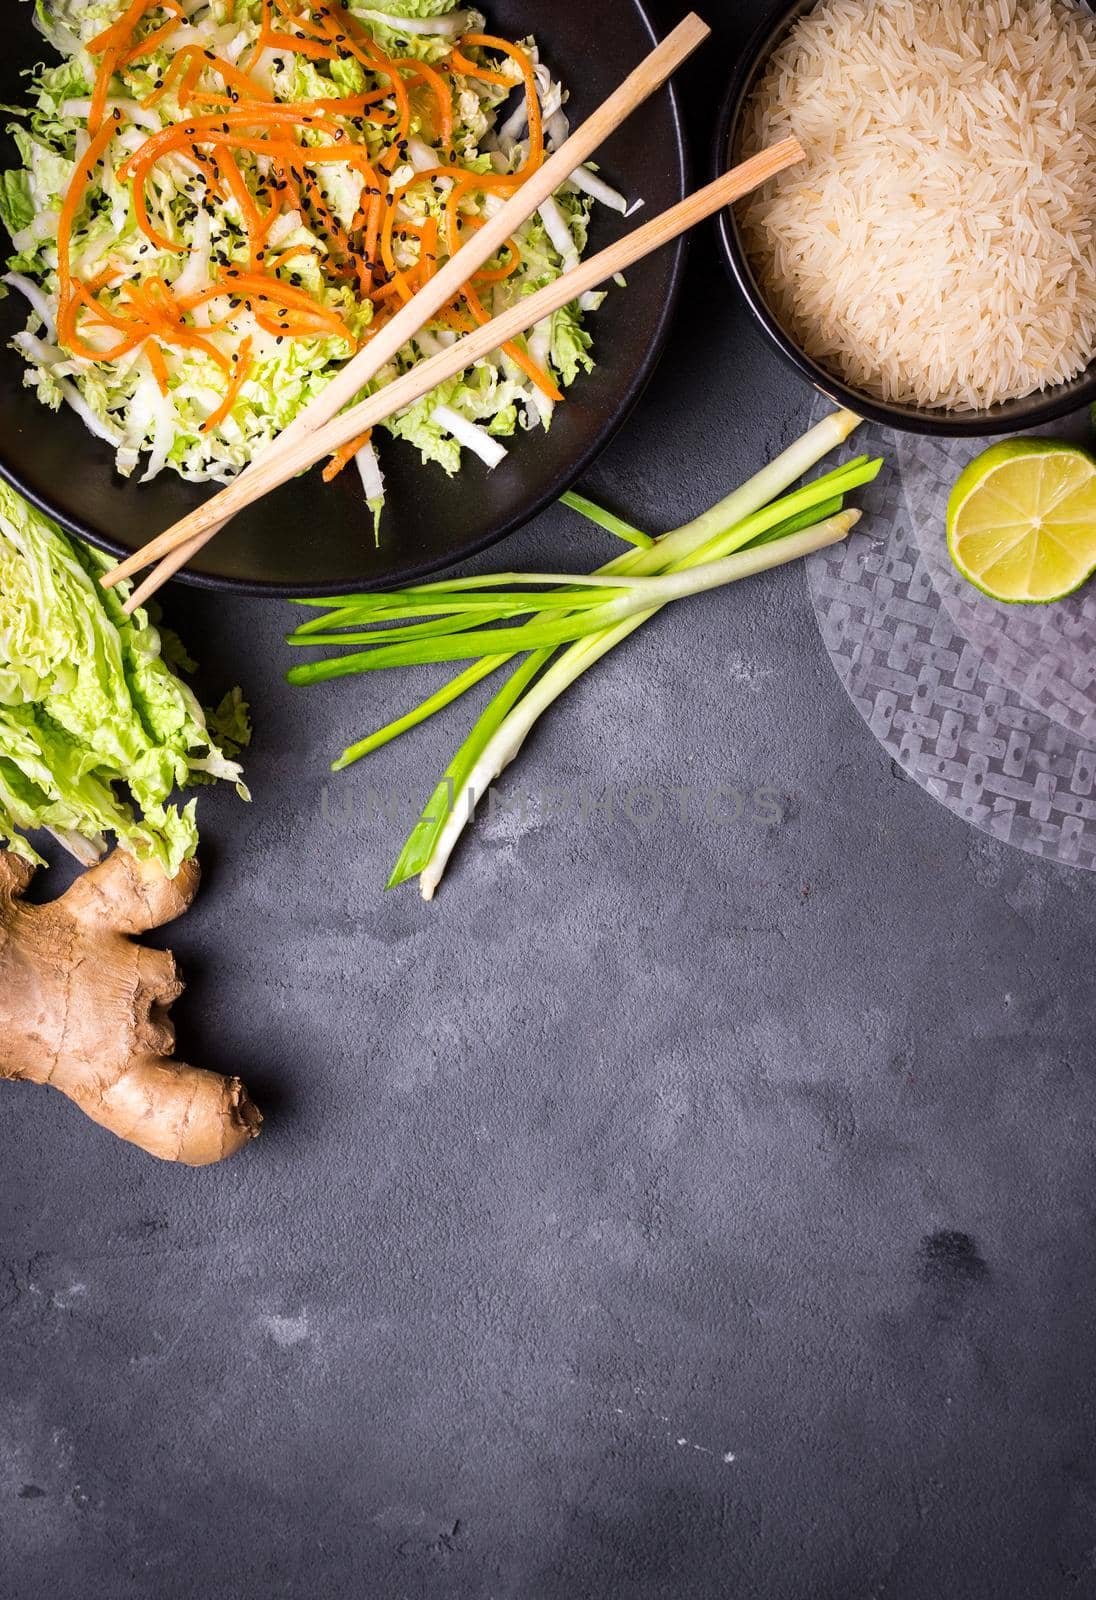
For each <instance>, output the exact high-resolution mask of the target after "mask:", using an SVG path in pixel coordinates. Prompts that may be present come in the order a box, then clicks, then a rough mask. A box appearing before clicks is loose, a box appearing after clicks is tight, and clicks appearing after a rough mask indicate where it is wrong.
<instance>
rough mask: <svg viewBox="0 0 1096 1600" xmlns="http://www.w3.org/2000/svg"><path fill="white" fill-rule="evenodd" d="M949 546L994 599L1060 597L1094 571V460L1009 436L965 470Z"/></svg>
mask: <svg viewBox="0 0 1096 1600" xmlns="http://www.w3.org/2000/svg"><path fill="white" fill-rule="evenodd" d="M948 550H949V551H950V553H951V559H952V560H953V561H954V562H955V565H956V566H957V567H958V568H959V571H960V572H961V573H962V574H963V576H964V578H967V579H969V580H970V582H971V583H973V584H976V585H977V586H978V588H979V589H981V590H982V592H983V593H984V594H988V595H990V596H991V597H992V598H993V599H994V600H1007V601H1012V602H1014V603H1015V602H1020V603H1027V604H1036V603H1039V602H1042V601H1047V600H1060V599H1061V598H1062V596H1063V595H1067V594H1071V593H1072V592H1073V590H1074V589H1077V588H1079V587H1080V585H1081V584H1082V583H1084V581H1085V579H1086V578H1088V577H1090V576H1091V574H1092V572H1093V570H1094V569H1096V459H1094V458H1093V457H1092V456H1091V455H1089V453H1088V451H1087V450H1082V449H1081V448H1080V447H1079V446H1078V445H1072V444H1059V443H1057V442H1056V441H1054V440H1052V439H1010V440H1009V441H1008V442H1007V443H1005V444H995V445H991V446H990V448H989V449H988V450H984V451H983V452H982V454H981V455H980V456H977V457H976V458H975V459H974V460H973V461H972V462H971V464H970V466H969V467H967V468H966V470H965V471H964V472H963V473H962V474H961V476H960V477H959V480H958V482H957V483H956V485H955V488H954V489H953V490H952V491H951V496H950V498H949V500H948Z"/></svg>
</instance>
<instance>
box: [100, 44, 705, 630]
mask: <svg viewBox="0 0 1096 1600" xmlns="http://www.w3.org/2000/svg"><path fill="white" fill-rule="evenodd" d="M710 31H711V30H710V29H709V28H708V26H707V24H706V23H705V22H703V21H702V20H701V19H700V17H698V16H697V15H696V14H695V13H693V12H690V14H689V15H688V16H687V17H686V18H685V19H684V21H683V22H680V23H679V24H678V26H677V27H676V28H675V29H674V30H673V32H672V33H670V34H668V35H667V37H666V38H665V39H664V40H663V41H662V43H661V44H660V45H658V46H657V47H656V48H655V49H654V50H652V52H651V54H650V55H649V56H647V57H646V58H645V60H643V61H641V62H640V64H639V66H638V67H636V68H635V70H634V71H633V72H631V73H629V75H628V77H627V78H625V80H624V82H623V83H622V84H621V85H620V87H619V88H618V89H616V90H615V91H614V92H613V93H612V94H611V95H610V96H609V98H608V99H607V100H606V101H605V102H604V104H602V105H601V106H600V107H599V108H598V109H597V110H596V111H595V112H594V113H593V114H592V115H591V116H590V117H588V118H587V120H586V121H585V122H584V123H582V124H581V126H580V127H578V128H576V129H575V131H574V133H572V134H571V135H570V137H569V138H568V139H567V140H566V141H565V142H564V143H563V144H562V145H561V146H560V148H559V149H558V150H557V151H555V153H554V154H553V155H551V156H549V158H548V160H547V161H545V162H544V164H543V165H542V166H540V167H539V168H538V169H537V171H536V172H534V173H533V174H532V175H531V176H530V177H529V178H527V179H526V180H525V182H524V183H523V184H522V185H521V187H520V188H519V189H517V190H516V191H515V193H514V194H513V195H511V197H510V199H509V200H508V201H507V202H506V204H505V205H504V206H502V207H500V209H499V210H498V211H497V212H496V213H495V215H494V216H493V217H489V218H488V219H487V221H486V222H485V223H484V225H483V227H482V228H479V229H477V230H476V232H475V233H474V234H472V236H471V237H470V238H469V239H468V241H467V243H465V244H464V245H462V247H461V248H460V250H458V251H457V253H456V255H455V256H452V257H451V258H450V259H449V260H448V261H447V262H446V263H445V265H444V266H443V267H442V268H441V269H440V271H439V272H438V273H437V274H436V275H435V276H434V277H433V278H431V279H430V280H429V281H428V282H427V283H426V284H424V285H423V287H422V288H421V289H420V290H419V291H418V293H417V294H416V295H415V296H414V298H413V299H412V300H410V301H408V303H407V304H406V305H405V306H404V307H403V308H402V309H401V310H400V311H399V312H397V314H396V315H395V316H394V317H393V318H392V320H391V322H388V323H386V324H385V326H384V327H383V328H382V329H381V330H380V331H379V332H378V333H377V334H376V335H375V337H374V338H372V339H370V341H369V343H368V344H367V345H366V346H365V347H364V348H363V349H362V350H360V351H359V352H358V354H357V355H356V356H355V357H354V358H353V359H352V360H351V361H349V362H348V363H347V364H346V366H345V367H343V368H342V369H341V371H340V372H339V373H337V374H336V376H335V377H334V378H333V379H332V380H331V382H330V383H329V384H328V385H327V386H326V388H325V389H323V390H322V392H321V393H320V394H318V395H317V396H316V398H315V399H314V400H312V401H311V402H310V403H309V404H308V405H307V406H306V407H305V409H304V410H303V411H302V412H301V413H300V415H299V416H298V417H296V418H295V419H294V421H293V422H292V423H290V425H289V427H288V428H286V429H284V430H283V432H282V433H281V434H280V435H279V436H278V438H277V439H275V440H273V441H272V442H271V444H270V445H268V446H267V448H266V449H265V450H264V451H263V452H261V454H260V455H259V456H257V457H256V459H255V460H254V461H253V462H252V463H251V465H250V466H249V467H248V468H247V470H246V471H245V472H243V473H241V475H240V478H239V479H238V480H237V481H238V482H241V483H242V482H243V481H244V480H245V479H246V478H248V477H250V476H251V474H252V473H254V472H256V471H257V470H258V469H259V468H260V466H261V465H262V464H263V463H264V462H266V461H268V460H270V459H273V457H274V456H276V455H277V454H278V452H280V451H281V450H282V449H283V448H285V447H287V446H291V445H293V444H296V443H297V442H298V441H299V440H300V439H302V438H304V437H306V436H307V435H308V434H310V433H312V432H313V431H314V430H315V429H317V428H320V427H322V426H323V425H324V423H326V422H328V421H330V419H331V418H332V417H333V416H335V414H336V413H337V412H338V411H341V409H342V407H343V406H344V405H346V404H347V403H348V402H349V401H350V400H352V399H353V398H354V396H355V395H356V394H358V393H359V391H360V390H362V389H364V388H365V386H366V384H367V383H368V382H369V381H370V379H371V378H373V377H374V376H375V375H376V373H378V372H379V371H380V369H381V368H382V367H383V366H385V365H386V364H387V363H388V362H389V361H391V360H392V358H393V357H394V356H395V355H396V354H397V353H398V352H399V351H400V350H402V349H403V347H404V345H405V344H407V343H408V341H409V340H411V339H413V338H414V337H415V335H416V333H418V332H419V330H420V329H421V328H422V327H423V326H424V325H425V324H426V323H427V322H429V321H430V319H431V318H432V317H434V316H436V315H437V313H438V312H439V311H440V310H441V309H442V307H443V306H446V305H448V304H449V302H450V301H451V300H454V299H456V297H457V296H458V295H459V294H460V291H461V290H462V289H463V288H464V286H465V284H466V283H468V281H469V280H470V279H471V278H472V277H474V275H475V274H476V273H477V272H478V271H479V269H480V267H482V266H483V264H484V263H485V262H486V261H489V260H490V259H491V257H492V256H493V255H495V254H497V252H498V251H499V250H501V248H502V246H503V245H504V244H505V243H506V241H507V239H509V238H510V236H511V235H512V234H513V233H515V232H516V231H517V230H518V228H520V227H521V225H522V224H523V223H524V222H527V221H528V219H529V218H530V217H531V216H532V215H533V212H534V211H536V210H537V208H538V207H539V206H541V205H543V204H544V202H545V201H546V200H547V199H549V197H550V196H551V195H553V194H555V192H556V190H557V189H559V188H560V186H561V185H562V184H564V183H566V181H567V179H568V178H569V177H570V176H571V174H572V173H573V172H574V171H575V170H576V169H577V168H578V167H581V166H582V165H583V163H584V162H585V161H588V160H589V158H590V157H591V156H592V155H593V154H594V152H595V151H596V150H597V149H598V148H599V147H600V146H601V145H602V144H603V143H604V142H605V140H606V139H607V138H608V137H609V135H610V134H611V133H613V132H615V130H616V129H617V128H618V127H619V126H620V125H621V123H623V122H624V121H625V120H626V119H627V118H628V117H629V116H630V115H631V114H632V112H633V111H635V110H636V109H637V108H638V107H639V106H641V105H642V104H643V102H644V101H645V100H649V99H650V97H651V95H652V94H654V93H655V91H656V90H657V89H659V88H661V87H662V85H663V84H664V83H665V82H666V80H667V78H669V77H670V75H671V74H672V73H673V72H674V71H676V69H677V68H678V67H679V66H680V65H681V63H682V62H683V61H685V60H686V59H687V58H688V57H689V56H691V55H692V53H693V51H694V50H696V49H697V48H698V46H699V45H701V44H703V42H704V40H705V39H706V38H707V37H708V35H709V33H710ZM219 499H220V496H214V497H213V499H212V500H210V501H209V502H208V503H209V505H211V506H215V505H217V503H218V501H219ZM224 520H226V519H222V521H221V522H220V523H218V524H217V525H216V526H214V525H212V524H207V526H206V531H205V533H204V534H203V536H202V538H201V542H199V541H198V540H197V539H195V540H194V541H193V546H194V547H193V549H192V550H189V551H187V552H186V553H185V554H183V553H182V552H181V548H180V547H178V546H177V545H175V544H173V545H172V546H171V547H167V546H160V548H161V549H166V548H171V549H173V550H175V555H174V556H173V557H172V561H173V565H172V568H171V572H168V573H165V577H170V576H172V574H173V573H174V572H176V571H178V569H179V567H181V566H182V565H184V563H185V562H186V561H188V560H189V559H190V557H191V556H192V555H194V554H196V553H197V551H198V550H200V549H201V547H202V544H204V543H205V542H206V540H207V539H211V538H212V537H213V535H214V534H215V533H216V532H217V531H218V530H219V529H220V528H221V527H223V526H224ZM167 531H168V533H169V534H170V533H173V532H174V529H168V530H167ZM161 537H166V535H162V536H161ZM157 545H159V541H158V540H152V541H151V543H149V544H147V545H145V546H144V547H143V548H142V549H141V550H137V551H135V552H134V554H133V555H132V556H129V557H127V558H126V559H125V560H124V561H122V562H120V563H119V564H118V566H116V567H112V568H111V570H110V572H108V573H106V574H105V575H104V577H103V579H102V582H103V586H104V587H105V588H109V587H110V586H111V585H112V584H115V583H120V582H121V580H122V579H123V578H128V577H130V576H132V574H133V573H135V572H139V571H140V570H141V568H142V567H145V566H148V565H150V563H151V562H152V561H153V560H155V559H156V556H155V554H154V547H155V546H157ZM150 592H151V591H150ZM138 603H139V602H138Z"/></svg>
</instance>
